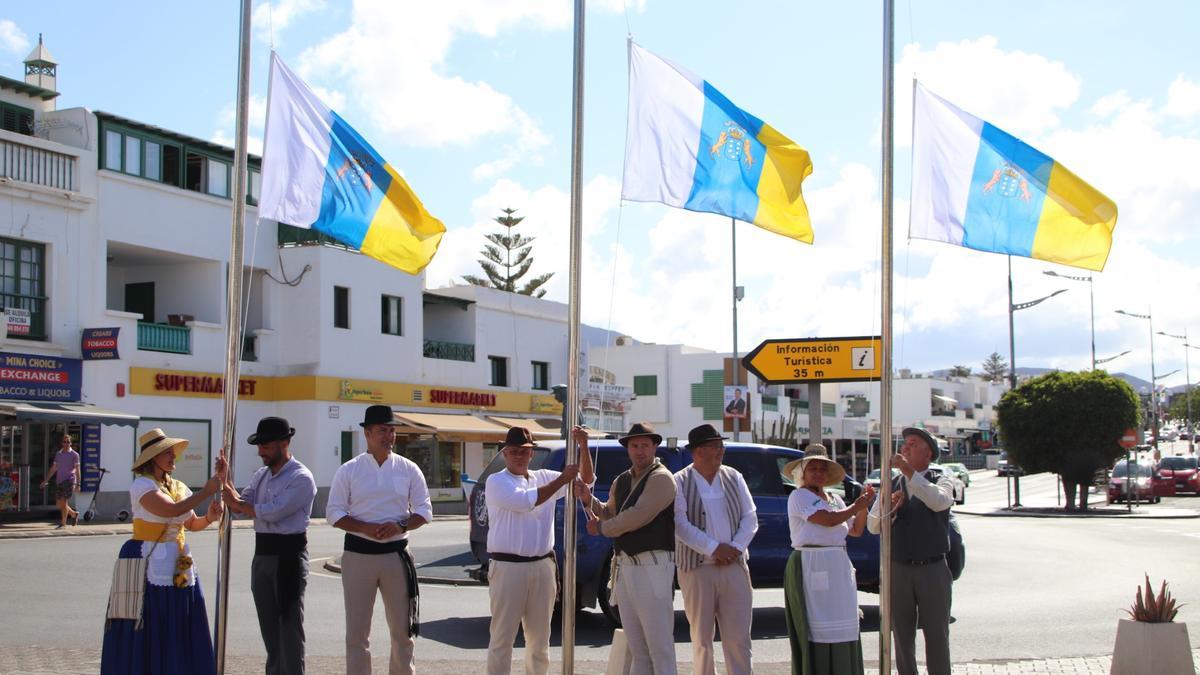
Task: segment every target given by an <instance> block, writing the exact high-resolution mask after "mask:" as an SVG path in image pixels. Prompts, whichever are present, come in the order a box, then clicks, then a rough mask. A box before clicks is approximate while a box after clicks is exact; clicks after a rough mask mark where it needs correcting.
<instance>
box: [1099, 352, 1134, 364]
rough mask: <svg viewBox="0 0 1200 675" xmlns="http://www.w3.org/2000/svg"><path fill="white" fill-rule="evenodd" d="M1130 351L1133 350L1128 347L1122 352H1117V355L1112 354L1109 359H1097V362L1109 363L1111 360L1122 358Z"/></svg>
mask: <svg viewBox="0 0 1200 675" xmlns="http://www.w3.org/2000/svg"><path fill="white" fill-rule="evenodd" d="M1130 351H1131V350H1129V349H1126V350H1125V351H1123V352H1121V353H1120V354H1117V355H1116V356H1110V357H1108V358H1107V359H1096V364H1101V363H1108V362H1109V361H1116V360H1117V359H1119V358H1121V357H1122V356H1125V355H1126V354H1128V353H1129V352H1130Z"/></svg>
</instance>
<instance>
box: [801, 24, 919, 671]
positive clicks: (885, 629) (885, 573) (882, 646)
mask: <svg viewBox="0 0 1200 675" xmlns="http://www.w3.org/2000/svg"><path fill="white" fill-rule="evenodd" d="M894 32H895V7H894V6H893V3H892V0H884V1H883V131H882V136H883V138H882V143H881V145H882V146H883V152H882V157H881V159H880V161H881V164H882V166H881V167H880V175H881V177H882V180H881V181H880V187H881V191H882V194H881V195H880V197H881V203H882V209H881V212H882V216H883V217H882V221H883V222H882V230H883V231H882V233H881V236H880V238H881V244H882V253H881V255H880V268H881V269H880V271H881V275H880V277H881V278H882V289H881V292H880V295H881V296H882V304H883V309H882V314H883V315H882V317H881V318H880V327H881V329H882V331H881V335H880V337H881V343H882V349H881V353H880V355H879V371H880V378H879V408H880V410H879V476H880V480H879V496H878V497H876V500H877V502H876V503H877V504H878V505H879V514H880V515H881V516H883V517H882V518H880V529H879V671H880V672H883V673H890V672H892V518H891V505H892V135H893V129H892V125H893V122H894V120H893V116H894V111H893V110H892V107H893V103H894V99H895V91H894V82H893V76H894V73H895V67H894V60H895V57H894V55H893V53H892V51H893V49H894V45H893V42H894V39H895V36H894ZM913 88H914V89H915V88H916V80H913ZM810 433H811V430H810Z"/></svg>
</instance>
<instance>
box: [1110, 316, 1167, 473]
mask: <svg viewBox="0 0 1200 675" xmlns="http://www.w3.org/2000/svg"><path fill="white" fill-rule="evenodd" d="M1116 312H1117V314H1124V315H1125V316H1131V317H1133V318H1135V319H1145V320H1146V321H1149V322H1150V414H1151V415H1152V416H1153V417H1154V429H1153V431H1154V436H1153V438H1154V441H1153V442H1154V449H1155V450H1158V395H1157V392H1155V390H1154V387H1155V384H1154V382H1155V380H1157V379H1158V378H1157V377H1155V376H1154V314H1153V312H1152V311H1151V309H1150V308H1147V309H1146V313H1145V314H1136V313H1134V312H1126V311H1125V310H1123V309H1118V310H1116Z"/></svg>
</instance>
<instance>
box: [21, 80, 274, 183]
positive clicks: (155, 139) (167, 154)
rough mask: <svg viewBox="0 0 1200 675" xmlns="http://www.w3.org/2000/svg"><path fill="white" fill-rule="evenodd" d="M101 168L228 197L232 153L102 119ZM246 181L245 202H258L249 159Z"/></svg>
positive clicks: (256, 170)
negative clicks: (229, 155)
mask: <svg viewBox="0 0 1200 675" xmlns="http://www.w3.org/2000/svg"><path fill="white" fill-rule="evenodd" d="M2 108H3V103H0V109H2ZM101 139H102V147H101V149H100V168H102V169H109V170H111V171H120V172H122V173H127V174H129V175H131V176H140V177H142V178H148V179H150V180H153V181H157V182H160V183H165V184H167V185H174V186H175V187H181V188H184V189H186V190H191V191H193V192H201V193H204V194H209V195H213V196H214V197H223V198H225V199H228V198H229V197H230V196H231V195H230V193H231V192H233V187H232V182H231V177H232V173H233V171H232V167H233V161H232V157H227V156H222V154H221V153H220V151H219V150H216V149H214V148H212V147H209V146H208V145H207V144H204V143H203V141H195V143H197V144H200V145H198V146H193V145H190V144H189V143H188V142H187V140H186V139H182V138H179V137H177V136H174V135H171V134H169V133H155V132H154V131H153V130H143V129H137V130H136V131H133V130H130V129H128V128H126V127H124V126H120V125H117V124H113V123H110V122H109V121H108V120H105V119H101ZM248 169H249V177H248V178H247V184H246V203H247V204H250V205H252V206H255V205H257V204H258V195H259V191H260V189H261V187H262V176H261V174H260V169H259V167H258V166H257V163H252V164H251V166H249V167H248Z"/></svg>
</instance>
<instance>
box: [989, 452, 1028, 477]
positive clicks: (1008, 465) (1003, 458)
mask: <svg viewBox="0 0 1200 675" xmlns="http://www.w3.org/2000/svg"><path fill="white" fill-rule="evenodd" d="M996 475H997V476H1024V475H1025V469H1022V468H1021V467H1019V466H1017V465H1016V464H1013V463H1012V462H1009V461H1008V452H1007V451H1001V452H1000V461H999V463H997V464H996Z"/></svg>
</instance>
